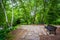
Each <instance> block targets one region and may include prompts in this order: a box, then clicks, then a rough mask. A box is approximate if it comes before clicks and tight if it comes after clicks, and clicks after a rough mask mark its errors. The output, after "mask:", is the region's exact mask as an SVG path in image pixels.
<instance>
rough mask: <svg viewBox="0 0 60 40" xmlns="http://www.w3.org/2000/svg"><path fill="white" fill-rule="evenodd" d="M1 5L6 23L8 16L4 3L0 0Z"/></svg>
mask: <svg viewBox="0 0 60 40" xmlns="http://www.w3.org/2000/svg"><path fill="white" fill-rule="evenodd" d="M1 5H2V8H3V10H4V14H5V18H6V23H7V24H8V17H7V13H6V9H5V8H4V4H3V2H2V0H1Z"/></svg>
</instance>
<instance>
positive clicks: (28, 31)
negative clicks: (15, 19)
mask: <svg viewBox="0 0 60 40" xmlns="http://www.w3.org/2000/svg"><path fill="white" fill-rule="evenodd" d="M59 31H60V29H59V28H58V30H57V35H56V36H47V32H46V31H45V29H44V26H42V25H22V26H21V27H19V28H18V29H17V30H14V31H12V32H11V33H12V34H13V36H14V38H13V40H60V32H59Z"/></svg>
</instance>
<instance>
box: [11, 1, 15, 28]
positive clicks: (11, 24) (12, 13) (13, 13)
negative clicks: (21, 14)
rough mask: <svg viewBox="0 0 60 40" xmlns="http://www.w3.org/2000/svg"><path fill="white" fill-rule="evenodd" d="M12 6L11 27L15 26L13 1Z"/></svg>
mask: <svg viewBox="0 0 60 40" xmlns="http://www.w3.org/2000/svg"><path fill="white" fill-rule="evenodd" d="M11 5H12V19H11V27H12V26H13V20H14V13H13V0H11Z"/></svg>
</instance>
